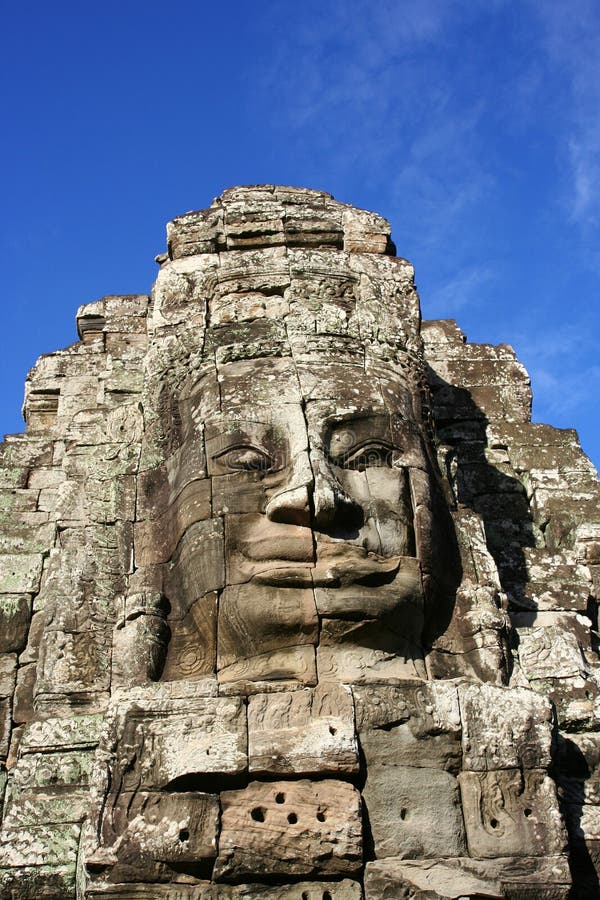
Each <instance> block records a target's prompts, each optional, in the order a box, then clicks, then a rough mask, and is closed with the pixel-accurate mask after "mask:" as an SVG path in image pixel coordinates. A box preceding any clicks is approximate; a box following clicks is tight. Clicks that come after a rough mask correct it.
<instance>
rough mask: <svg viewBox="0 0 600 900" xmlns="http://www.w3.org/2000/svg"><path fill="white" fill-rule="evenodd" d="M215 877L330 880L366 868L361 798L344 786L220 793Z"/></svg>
mask: <svg viewBox="0 0 600 900" xmlns="http://www.w3.org/2000/svg"><path fill="white" fill-rule="evenodd" d="M221 804H222V819H221V838H220V841H219V856H218V858H217V862H216V865H215V877H216V878H217V880H219V881H240V880H242V879H247V877H248V875H249V874H250V873H254V874H255V877H256V876H258V877H260V876H261V875H269V876H273V875H275V876H278V877H280V878H281V877H285V876H286V875H300V876H307V875H308V876H310V875H312V876H316V877H327V876H328V875H349V874H351V873H353V872H356V871H357V870H358V869H360V867H361V865H362V834H361V818H360V816H361V811H360V805H361V804H360V794H359V793H358V791H357V790H356V788H353V787H352V786H351V785H349V784H346V783H345V782H343V781H333V780H325V781H319V782H311V781H306V780H302V781H291V782H289V781H276V782H271V783H261V782H254V783H252V784H250V785H249V786H248V787H247V788H245V789H244V790H242V791H224V792H223V793H222V794H221Z"/></svg>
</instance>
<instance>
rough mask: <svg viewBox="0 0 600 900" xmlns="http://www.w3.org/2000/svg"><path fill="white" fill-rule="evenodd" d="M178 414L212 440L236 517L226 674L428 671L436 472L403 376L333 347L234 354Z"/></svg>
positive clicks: (230, 531) (229, 548)
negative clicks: (424, 508)
mask: <svg viewBox="0 0 600 900" xmlns="http://www.w3.org/2000/svg"><path fill="white" fill-rule="evenodd" d="M217 387H218V390H217V389H216V388H217ZM217 397H218V398H219V399H218V401H217ZM180 413H181V419H182V427H183V432H184V436H185V437H184V447H186V448H187V451H186V452H189V453H190V454H193V446H194V444H195V443H197V442H200V441H203V442H204V448H205V455H206V466H207V474H208V477H209V478H210V480H211V488H212V490H211V493H212V514H213V516H214V517H222V521H223V526H224V573H223V574H224V578H223V590H222V593H221V594H220V597H219V599H218V627H217V634H218V641H217V651H216V658H217V672H218V676H219V680H220V681H221V682H223V683H241V684H245V683H247V682H261V681H265V680H269V681H271V680H277V681H294V682H298V681H299V682H301V683H305V684H314V683H316V681H317V680H326V681H327V680H336V681H349V682H357V681H358V682H360V681H363V680H371V679H375V678H378V677H381V676H382V675H383V676H388V677H403V676H407V675H409V676H411V675H412V676H414V675H416V674H421V672H422V668H423V667H422V662H421V659H422V651H421V633H422V628H423V589H422V576H421V568H420V564H419V561H418V559H417V558H416V552H417V551H416V544H417V541H416V538H415V511H414V510H415V503H417V504H419V503H420V504H421V505H423V502H425V503H426V501H427V497H426V496H425V495H424V494H423V492H424V490H425V494H426V493H427V485H428V480H427V476H426V474H425V473H426V464H425V455H424V452H423V450H422V446H421V437H420V433H419V429H418V427H417V423H416V422H415V419H414V413H413V398H412V396H411V392H410V390H409V388H408V385H407V384H406V383H405V382H404V381H403V380H402V378H401V377H400V375H399V374H398V373H397V372H394V371H393V370H392V369H390V368H389V367H387V366H383V365H381V364H377V365H372V366H371V367H370V370H369V371H368V372H365V369H364V367H363V366H358V365H357V364H356V362H355V360H353V359H351V358H344V357H341V358H338V359H336V361H335V363H332V362H331V358H330V357H329V356H324V355H319V354H315V355H314V358H313V359H311V360H309V361H308V362H306V361H305V362H303V364H302V365H295V364H294V362H293V360H292V358H291V357H290V356H283V357H263V358H258V359H253V360H250V361H236V362H231V363H227V364H225V365H222V366H221V367H220V368H219V373H218V382H215V381H213V380H212V379H211V378H210V377H209V378H204V379H202V380H201V381H200V382H199V383H197V384H196V385H194V386H193V387H192V389H191V390H189V392H188V393H187V396H186V397H185V399H183V400H182V401H181V403H180ZM186 538H187V536H186ZM186 538H184V540H183V542H182V543H183V545H184V546H185V540H186ZM179 552H180V557H182V556H185V555H186V554H185V553H183V554H182V552H181V547H180V551H179ZM200 552H202V551H200ZM186 583H187V584H188V585H189V579H186V578H180V579H179V580H178V589H179V590H181V589H182V585H184V586H185V584H186ZM188 589H189V590H191V591H192V593H195V588H194V584H193V583H192V585H191V586H190V587H189V588H188ZM190 599H191V598H190Z"/></svg>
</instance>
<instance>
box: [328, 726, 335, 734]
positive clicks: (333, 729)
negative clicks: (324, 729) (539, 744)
mask: <svg viewBox="0 0 600 900" xmlns="http://www.w3.org/2000/svg"><path fill="white" fill-rule="evenodd" d="M329 734H337V728H334V727H333V725H330V726H329Z"/></svg>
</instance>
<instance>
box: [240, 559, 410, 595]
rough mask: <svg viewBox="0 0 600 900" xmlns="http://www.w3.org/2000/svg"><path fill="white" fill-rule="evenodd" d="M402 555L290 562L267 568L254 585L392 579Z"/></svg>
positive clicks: (333, 584) (340, 583)
mask: <svg viewBox="0 0 600 900" xmlns="http://www.w3.org/2000/svg"><path fill="white" fill-rule="evenodd" d="M402 559H404V557H402V556H393V557H382V556H377V555H376V554H374V553H370V554H365V555H363V556H358V557H357V556H356V555H339V556H333V557H330V558H325V559H322V560H318V561H317V563H316V564H304V565H293V564H292V565H289V566H280V567H277V568H270V569H265V570H264V571H263V572H257V573H256V574H255V575H253V577H252V579H251V581H252V582H254V583H255V584H270V585H282V586H286V587H344V586H346V585H349V584H356V583H357V582H361V581H367V582H368V583H369V584H373V585H374V584H376V583H377V582H378V581H381V583H385V582H387V581H390V579H392V578H393V577H394V575H395V574H396V573H397V571H398V569H399V567H400V564H401V561H402Z"/></svg>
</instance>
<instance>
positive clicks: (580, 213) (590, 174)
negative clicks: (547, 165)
mask: <svg viewBox="0 0 600 900" xmlns="http://www.w3.org/2000/svg"><path fill="white" fill-rule="evenodd" d="M533 9H534V12H535V13H536V14H537V16H538V17H539V20H540V22H541V25H542V29H543V36H544V46H545V49H546V52H547V54H548V58H549V61H550V63H551V65H553V66H555V67H556V69H557V71H558V73H559V75H560V79H561V82H562V84H563V86H564V90H565V93H564V96H563V98H562V103H561V118H560V120H559V121H557V128H556V138H557V140H558V142H559V144H560V147H561V150H562V154H563V159H564V161H565V163H566V165H568V167H569V173H570V178H569V192H568V196H567V197H565V202H566V204H567V206H568V209H569V213H570V216H571V217H572V219H573V221H576V222H577V223H579V224H581V225H583V226H597V225H598V224H599V221H600V121H599V117H600V6H598V4H597V3H595V2H590V0H571V2H570V3H568V4H566V3H535V4H534V5H533Z"/></svg>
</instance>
